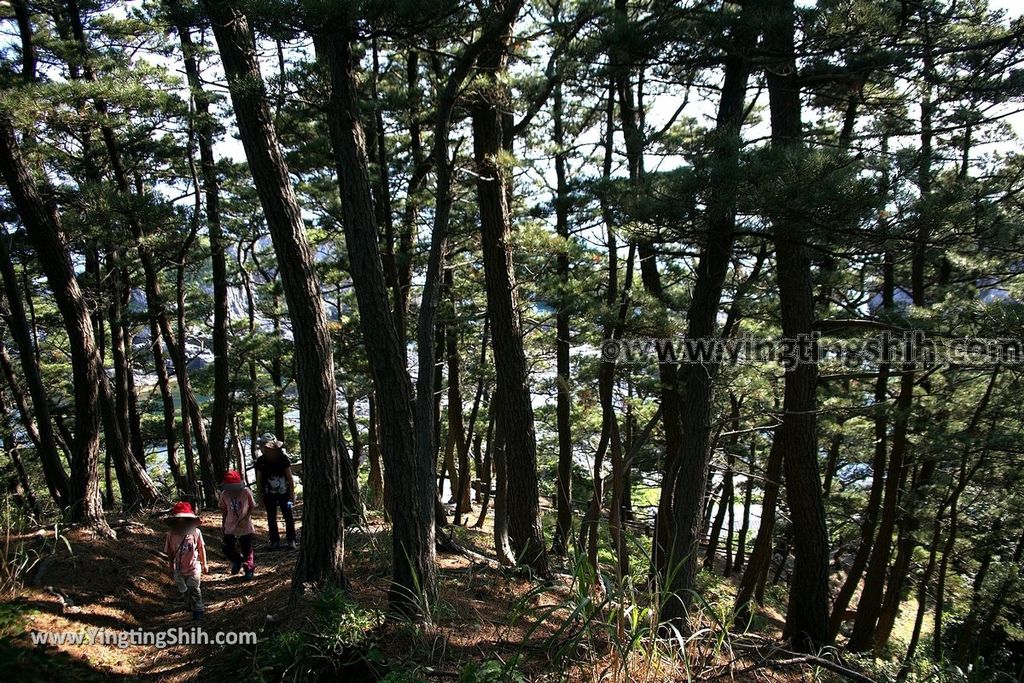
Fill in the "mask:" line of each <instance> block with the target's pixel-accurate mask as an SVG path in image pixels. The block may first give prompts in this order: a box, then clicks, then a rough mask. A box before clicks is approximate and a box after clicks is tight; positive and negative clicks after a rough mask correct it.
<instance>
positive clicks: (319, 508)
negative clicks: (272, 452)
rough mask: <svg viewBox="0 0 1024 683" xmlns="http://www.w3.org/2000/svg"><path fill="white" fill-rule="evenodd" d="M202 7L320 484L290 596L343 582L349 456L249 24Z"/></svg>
mask: <svg viewBox="0 0 1024 683" xmlns="http://www.w3.org/2000/svg"><path fill="white" fill-rule="evenodd" d="M203 5H204V6H205V8H206V11H207V14H208V15H209V17H210V19H211V22H212V25H213V32H214V35H215V36H216V39H217V45H218V47H219V49H220V54H221V61H222V62H223V65H224V72H225V74H226V75H227V79H228V88H229V90H230V92H231V102H232V105H233V108H234V111H235V120H236V121H237V123H238V132H239V136H240V138H241V141H242V147H243V148H244V150H245V156H246V159H247V160H248V162H249V170H250V172H251V173H252V177H253V180H254V183H255V185H256V192H257V194H258V195H259V198H260V204H261V205H262V206H263V213H264V215H265V216H266V219H267V225H268V226H269V228H270V236H271V239H272V241H273V244H274V251H275V253H276V255H277V261H278V263H279V264H281V268H280V276H281V282H282V284H283V287H284V293H285V300H286V301H287V304H288V313H289V317H290V318H291V321H292V332H293V335H294V347H295V374H296V380H297V385H298V395H299V411H300V413H301V415H302V423H301V425H300V429H299V439H300V443H301V447H302V458H303V465H304V469H305V475H306V478H307V479H308V480H309V481H315V482H317V485H316V486H312V487H309V488H307V489H306V490H305V500H304V503H305V507H304V510H303V538H302V546H301V549H300V551H299V557H298V560H297V561H296V563H295V573H294V574H293V577H292V590H293V596H294V595H297V594H298V593H299V592H301V591H302V590H303V587H304V585H305V584H306V583H319V584H324V583H327V584H335V585H343V584H344V576H343V561H344V553H345V538H344V530H343V528H342V525H340V524H338V523H337V516H338V510H340V509H342V488H343V479H342V477H343V464H345V463H347V458H344V457H342V456H341V454H339V452H338V425H337V410H336V405H335V378H334V356H333V348H332V343H331V338H330V335H329V333H328V329H327V316H326V315H325V313H324V306H323V300H322V298H321V291H320V283H319V279H318V277H317V274H316V269H315V265H314V259H313V252H312V249H311V248H310V245H309V242H308V241H307V239H306V230H305V226H304V223H303V220H302V215H301V211H300V209H299V204H298V201H297V200H296V198H295V194H294V192H293V190H292V186H291V180H290V178H289V176H288V168H287V166H286V165H285V162H284V158H283V156H282V154H281V148H280V146H279V144H278V140H277V131H276V129H275V127H274V123H273V116H272V113H271V110H270V105H269V103H268V100H267V94H266V89H265V85H264V83H263V77H262V75H261V74H260V67H259V61H258V59H257V56H256V50H255V44H254V41H253V34H252V31H251V29H250V28H249V22H248V20H247V19H246V17H245V15H244V14H242V13H241V12H240V11H239V10H238V9H237V8H236V7H235V5H234V3H227V2H223V3H222V2H212V1H209V0H207V1H206V2H204V3H203ZM347 203H348V202H346V204H347ZM350 248H351V245H350Z"/></svg>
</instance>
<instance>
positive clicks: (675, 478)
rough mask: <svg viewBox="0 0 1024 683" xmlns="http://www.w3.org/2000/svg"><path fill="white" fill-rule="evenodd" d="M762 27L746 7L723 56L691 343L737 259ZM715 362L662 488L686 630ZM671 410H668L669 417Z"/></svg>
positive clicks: (678, 610)
mask: <svg viewBox="0 0 1024 683" xmlns="http://www.w3.org/2000/svg"><path fill="white" fill-rule="evenodd" d="M756 38H757V28H756V25H755V21H754V19H753V18H752V11H751V9H750V7H749V6H744V7H743V8H742V10H741V11H740V14H739V16H738V17H737V19H736V23H735V24H734V25H733V26H732V28H731V38H730V46H729V50H728V53H727V54H726V57H725V80H724V82H723V86H722V95H721V98H720V100H719V103H718V116H717V120H716V130H715V132H714V134H713V137H712V141H713V142H712V144H713V150H714V152H713V153H714V155H715V156H716V157H717V158H718V162H717V164H716V166H715V169H716V170H715V172H714V177H713V178H712V180H711V187H712V188H714V189H713V191H712V192H711V194H710V196H709V198H708V205H707V226H708V235H707V241H706V243H705V246H704V247H703V248H702V250H701V255H700V261H699V263H698V265H697V279H696V282H695V284H694V289H693V298H692V300H691V303H690V310H689V314H688V318H689V325H688V329H687V336H688V337H689V338H691V339H705V338H710V337H713V336H714V335H715V334H716V328H717V316H718V309H719V304H720V301H721V296H722V288H723V286H724V284H725V278H726V275H727V273H728V268H729V262H730V260H731V258H732V249H733V242H734V240H735V227H736V193H737V190H738V179H739V177H738V173H736V169H737V167H738V165H739V147H740V136H741V130H742V126H743V118H744V113H745V110H744V102H745V101H746V91H747V78H748V76H749V74H750V70H751V61H750V54H749V52H750V50H751V48H752V47H753V45H754V42H755V40H756ZM717 372H718V364H717V363H714V362H712V363H708V364H697V365H690V366H687V368H686V370H685V373H684V374H685V384H684V386H685V395H684V396H683V400H682V405H683V406H685V407H686V409H685V411H684V412H683V413H682V416H681V417H682V422H681V429H682V441H681V443H680V448H679V451H678V452H677V453H676V454H675V455H674V456H673V457H675V458H676V463H675V464H674V465H673V466H672V468H671V469H673V470H674V471H673V472H672V478H671V479H668V480H666V481H665V482H664V483H663V484H662V486H663V487H664V486H669V487H671V490H672V505H671V522H672V526H671V528H670V529H668V530H667V531H668V536H667V537H666V538H665V539H664V540H665V542H666V543H667V546H668V547H667V553H666V563H665V566H664V567H663V568H662V576H661V579H662V581H667V584H668V586H667V587H668V588H669V590H670V591H671V592H672V594H673V598H672V599H670V600H668V601H666V603H665V604H664V605H663V606H662V608H661V614H662V618H663V619H670V620H672V621H673V622H676V623H678V624H682V623H683V620H684V619H685V616H686V612H687V607H688V606H689V604H690V601H691V599H692V590H693V587H694V580H695V578H696V575H697V554H698V552H699V549H698V543H699V541H700V538H701V531H702V529H701V523H702V520H703V517H704V514H703V513H704V510H703V494H704V489H705V485H706V481H707V473H708V463H709V460H710V457H711V408H712V403H713V400H714V382H715V377H716V375H717ZM667 414H668V411H666V415H667Z"/></svg>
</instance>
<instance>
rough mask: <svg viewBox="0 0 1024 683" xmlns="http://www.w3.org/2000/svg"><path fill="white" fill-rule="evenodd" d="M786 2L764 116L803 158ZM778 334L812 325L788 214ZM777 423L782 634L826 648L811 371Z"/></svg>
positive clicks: (824, 540)
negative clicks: (784, 602)
mask: <svg viewBox="0 0 1024 683" xmlns="http://www.w3.org/2000/svg"><path fill="white" fill-rule="evenodd" d="M795 20H796V17H795V15H794V9H793V0H774V1H773V2H772V3H771V5H770V6H769V14H768V18H767V21H766V24H765V34H764V35H765V48H766V50H768V52H769V53H770V54H772V55H773V61H774V62H775V63H773V64H771V65H769V66H767V67H766V73H765V78H766V80H767V84H768V96H769V103H770V107H769V108H770V110H771V126H772V148H773V150H777V151H778V153H779V155H780V156H796V157H797V158H799V156H801V155H802V150H801V147H802V135H803V131H802V130H801V122H800V121H801V118H800V117H801V112H800V84H799V82H798V80H797V70H796V56H795V50H794V32H795ZM773 224H774V233H775V234H774V242H775V261H776V270H777V272H778V284H779V303H780V307H781V309H782V334H783V336H784V337H785V338H787V339H801V338H802V339H805V340H809V339H810V335H811V328H812V325H813V324H814V319H815V317H814V294H813V290H812V285H811V263H810V259H809V258H808V256H807V253H806V247H805V246H804V242H803V240H804V235H805V233H806V229H805V226H804V225H802V224H801V222H800V220H799V219H794V217H792V216H777V217H774V219H773ZM785 381H786V387H785V393H784V398H783V413H784V416H783V420H782V425H781V426H780V427H779V429H778V431H777V432H776V435H775V438H777V439H779V440H780V441H781V442H782V444H783V452H784V453H785V457H784V460H783V465H784V469H785V473H786V502H787V504H788V506H789V513H790V517H791V519H792V528H793V557H794V564H793V576H792V580H791V581H790V591H789V606H788V608H787V610H786V628H785V631H784V636H785V637H786V638H787V639H788V640H789V641H790V642H791V643H792V645H793V647H795V648H797V649H800V650H805V651H812V652H813V651H816V650H817V648H818V647H820V646H822V645H825V644H827V643H828V642H829V628H828V597H829V596H828V561H829V551H828V532H827V530H826V526H825V507H824V504H823V501H822V497H821V475H820V473H819V471H818V435H817V419H816V412H817V405H818V403H817V397H816V389H817V383H818V368H817V365H815V364H814V363H813V362H810V363H799V364H798V365H797V366H796V367H794V368H792V369H790V370H789V371H788V372H787V373H786V380H785Z"/></svg>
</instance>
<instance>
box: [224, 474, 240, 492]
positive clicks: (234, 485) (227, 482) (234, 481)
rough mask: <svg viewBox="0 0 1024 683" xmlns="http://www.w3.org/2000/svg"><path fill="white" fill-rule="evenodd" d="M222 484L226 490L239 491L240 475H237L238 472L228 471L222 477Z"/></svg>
mask: <svg viewBox="0 0 1024 683" xmlns="http://www.w3.org/2000/svg"><path fill="white" fill-rule="evenodd" d="M223 483H224V488H226V489H240V488H242V475H241V474H239V473H238V470H228V471H227V473H226V474H225V475H224V482H223Z"/></svg>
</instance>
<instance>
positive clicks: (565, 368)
mask: <svg viewBox="0 0 1024 683" xmlns="http://www.w3.org/2000/svg"><path fill="white" fill-rule="evenodd" d="M564 108H565V107H564V104H563V102H562V84H561V81H559V83H558V84H556V85H555V93H554V106H553V109H552V117H553V119H554V142H555V148H556V151H555V232H556V233H557V234H558V238H559V249H558V265H557V269H558V282H559V284H560V286H561V288H562V289H561V292H560V293H559V300H558V310H557V312H556V313H555V356H556V360H555V371H556V373H557V376H556V377H555V382H556V384H557V387H556V388H557V392H558V394H557V398H556V406H555V414H556V421H557V430H558V480H557V482H556V484H555V491H556V508H557V510H558V523H557V526H556V527H555V536H554V540H553V542H552V545H551V552H552V553H554V554H555V555H563V556H564V555H565V554H566V552H567V550H568V548H567V544H568V541H569V539H571V538H572V424H571V414H572V405H571V402H572V391H571V389H570V387H569V372H570V366H569V348H570V345H571V343H572V340H571V334H572V331H571V329H570V327H569V313H570V309H569V305H568V299H569V201H570V198H569V186H568V182H567V180H566V157H567V155H568V153H567V151H566V149H565V125H564V123H563V117H564Z"/></svg>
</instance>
